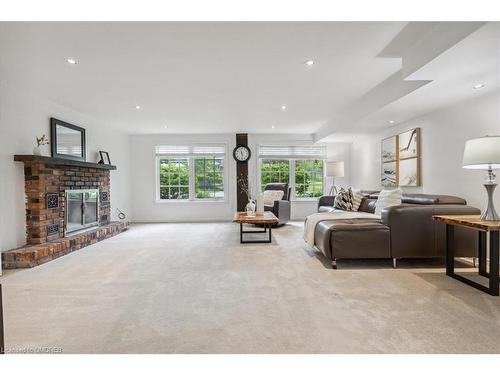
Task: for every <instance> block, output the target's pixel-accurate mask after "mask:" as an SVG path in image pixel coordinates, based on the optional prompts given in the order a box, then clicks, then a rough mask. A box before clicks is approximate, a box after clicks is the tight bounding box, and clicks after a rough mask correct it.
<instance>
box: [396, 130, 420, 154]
mask: <svg viewBox="0 0 500 375" xmlns="http://www.w3.org/2000/svg"><path fill="white" fill-rule="evenodd" d="M398 139H399V144H398V158H399V160H403V159H408V158H418V157H420V128H414V129H410V130H408V131H405V132H404V133H401V134H399V135H398Z"/></svg>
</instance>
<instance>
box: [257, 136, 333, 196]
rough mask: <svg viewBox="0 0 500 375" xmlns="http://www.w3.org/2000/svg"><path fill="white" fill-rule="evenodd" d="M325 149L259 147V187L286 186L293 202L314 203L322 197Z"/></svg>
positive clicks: (309, 147) (319, 147)
mask: <svg viewBox="0 0 500 375" xmlns="http://www.w3.org/2000/svg"><path fill="white" fill-rule="evenodd" d="M325 151H326V150H325V148H324V147H321V146H260V147H259V160H260V163H259V165H260V169H259V172H260V185H261V189H262V190H264V188H265V185H266V184H268V183H271V182H286V183H288V184H289V186H290V187H291V189H292V198H295V199H315V198H318V197H320V196H321V195H323V188H324V161H325V158H326V152H325Z"/></svg>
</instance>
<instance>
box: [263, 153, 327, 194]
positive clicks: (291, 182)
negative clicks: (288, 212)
mask: <svg viewBox="0 0 500 375" xmlns="http://www.w3.org/2000/svg"><path fill="white" fill-rule="evenodd" d="M261 146H267V145H258V148H257V149H258V152H259V155H257V157H258V162H257V163H256V164H257V174H256V176H257V179H258V186H257V188H258V189H259V191H261V190H262V174H261V172H262V161H263V160H287V161H288V186H289V187H290V188H291V194H290V201H293V202H316V201H317V200H318V199H319V198H300V197H297V195H296V193H295V162H296V161H297V160H323V195H324V194H325V183H326V170H325V167H326V164H325V162H326V149H325V151H324V155H322V156H311V157H307V156H302V157H294V156H293V155H287V156H272V155H264V156H261V155H260V147H261ZM280 146H287V145H280ZM298 146H299V147H300V146H304V147H307V146H310V145H298ZM290 147H294V146H290Z"/></svg>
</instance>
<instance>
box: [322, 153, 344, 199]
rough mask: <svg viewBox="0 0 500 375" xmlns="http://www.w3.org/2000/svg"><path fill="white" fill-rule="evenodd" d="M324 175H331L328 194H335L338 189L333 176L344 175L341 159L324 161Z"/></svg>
mask: <svg viewBox="0 0 500 375" xmlns="http://www.w3.org/2000/svg"><path fill="white" fill-rule="evenodd" d="M326 176H327V177H332V187H331V189H330V195H333V194H337V192H338V190H337V187H336V186H335V177H344V162H343V161H329V162H327V163H326Z"/></svg>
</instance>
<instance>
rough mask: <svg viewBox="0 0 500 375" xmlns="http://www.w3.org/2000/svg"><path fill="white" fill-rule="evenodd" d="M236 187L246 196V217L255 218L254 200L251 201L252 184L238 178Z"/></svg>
mask: <svg viewBox="0 0 500 375" xmlns="http://www.w3.org/2000/svg"><path fill="white" fill-rule="evenodd" d="M238 185H239V186H240V189H241V190H242V191H243V192H244V193H245V194H246V196H247V199H248V203H247V204H246V206H245V211H246V213H247V215H248V216H255V208H256V205H255V199H252V188H251V186H252V183H251V181H249V180H248V179H245V178H243V177H242V176H240V177H239V178H238Z"/></svg>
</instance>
